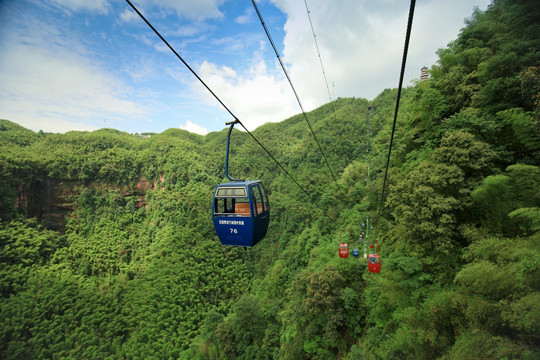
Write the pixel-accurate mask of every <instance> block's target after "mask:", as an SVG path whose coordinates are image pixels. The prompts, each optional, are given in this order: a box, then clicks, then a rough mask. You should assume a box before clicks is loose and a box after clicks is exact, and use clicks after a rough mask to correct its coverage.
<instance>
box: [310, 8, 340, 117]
mask: <svg viewBox="0 0 540 360" xmlns="http://www.w3.org/2000/svg"><path fill="white" fill-rule="evenodd" d="M304 4H305V5H306V11H307V15H308V19H309V25H310V26H311V33H312V34H313V40H314V41H315V47H316V48H317V55H318V56H319V62H320V63H321V70H322V73H323V77H324V83H325V84H326V90H327V91H328V99H330V105H331V106H332V113H333V114H334V121H337V117H336V107H335V106H334V101H333V100H332V95H330V87H329V86H328V80H327V79H326V71H324V66H323V61H322V57H321V52H320V51H319V44H318V43H317V35H315V29H313V22H312V21H311V11H309V8H308V5H307V0H304ZM332 86H334V83H333V82H332Z"/></svg>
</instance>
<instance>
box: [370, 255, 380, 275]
mask: <svg viewBox="0 0 540 360" xmlns="http://www.w3.org/2000/svg"><path fill="white" fill-rule="evenodd" d="M368 270H369V272H371V273H379V272H381V259H380V257H379V254H369V258H368Z"/></svg>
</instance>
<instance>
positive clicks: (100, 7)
mask: <svg viewBox="0 0 540 360" xmlns="http://www.w3.org/2000/svg"><path fill="white" fill-rule="evenodd" d="M48 1H49V3H53V4H56V5H60V6H61V7H63V8H66V9H68V10H71V11H74V12H79V11H91V12H97V13H100V14H107V13H108V12H109V3H108V2H107V0H92V1H88V0H48Z"/></svg>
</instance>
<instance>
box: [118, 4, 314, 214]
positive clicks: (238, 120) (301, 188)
mask: <svg viewBox="0 0 540 360" xmlns="http://www.w3.org/2000/svg"><path fill="white" fill-rule="evenodd" d="M126 2H127V3H128V4H129V6H131V8H132V9H133V10H134V11H135V12H136V13H137V14H138V15H139V16H140V17H141V19H143V20H144V22H145V23H146V24H147V25H148V26H149V27H150V28H151V29H152V30H153V31H154V33H156V35H157V36H158V37H159V38H160V39H161V41H163V43H165V45H167V47H168V48H169V49H170V50H171V51H172V52H173V53H174V54H175V55H176V57H177V58H178V59H180V61H182V63H183V64H184V65H185V66H186V67H187V68H188V69H189V71H191V73H192V74H193V75H194V76H195V77H196V78H197V79H198V80H199V81H200V82H201V84H203V85H204V87H205V88H206V89H207V90H208V91H209V92H210V93H211V94H212V95H213V96H214V98H215V99H216V100H217V101H218V102H219V103H220V104H221V105H222V106H223V107H224V108H225V110H227V112H228V113H229V114H230V115H231V116H232V117H233V118H234V120H235V122H237V123H238V124H240V125H241V126H242V127H243V128H244V130H246V132H247V133H248V134H249V135H250V136H251V137H252V138H253V140H255V142H256V143H257V144H258V145H259V146H260V147H261V148H262V149H263V150H264V151H265V152H266V153H267V154H268V156H270V157H271V158H272V160H274V161H275V162H276V164H278V166H279V167H280V168H281V169H282V170H283V171H284V172H285V174H287V176H289V177H290V178H291V179H292V181H293V182H294V183H295V184H296V186H298V187H299V188H300V190H302V191H303V192H304V194H305V195H306V196H307V197H308V198H309V199H310V200H311V202H313V203H314V204H315V205H316V206H317V207H318V208H319V209H320V210H322V209H321V207H320V206H319V204H317V203H316V202H315V200H313V198H312V197H311V196H310V195H309V194H308V193H307V191H306V190H304V188H303V187H302V186H300V184H299V183H298V181H296V179H295V178H294V177H293V176H292V175H291V174H290V173H289V172H288V171H287V169H285V168H284V167H283V165H281V163H280V162H279V161H277V160H276V158H275V157H274V156H273V155H272V154H271V153H270V151H268V150H267V149H266V147H264V145H263V144H261V142H260V141H259V140H258V139H257V138H256V137H255V136H254V135H253V134H252V133H251V132H250V131H249V130H248V129H247V128H246V127H245V126H244V124H243V123H242V122H241V121H240V119H238V118H237V117H236V115H234V114H233V113H232V111H231V110H229V108H228V107H227V106H226V105H225V104H224V103H223V101H221V99H220V98H219V97H218V96H217V95H216V94H215V93H214V92H213V91H212V89H210V88H209V87H208V85H206V83H205V82H204V81H203V80H202V79H201V78H200V77H199V75H197V73H196V72H195V71H194V70H193V69H192V68H191V66H189V64H188V63H187V62H186V61H185V60H184V59H183V58H182V57H181V56H180V55H179V54H178V53H177V52H176V50H174V48H173V47H172V46H171V45H170V44H169V43H168V42H167V40H165V38H164V37H163V36H161V34H160V33H159V32H158V31H157V30H156V29H155V28H154V27H153V26H152V24H150V22H149V21H148V20H146V18H145V17H144V15H143V14H141V12H140V11H139V10H138V9H137V8H136V7H135V5H133V4H132V3H131V1H129V0H126Z"/></svg>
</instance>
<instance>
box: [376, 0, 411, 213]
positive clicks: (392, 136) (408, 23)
mask: <svg viewBox="0 0 540 360" xmlns="http://www.w3.org/2000/svg"><path fill="white" fill-rule="evenodd" d="M415 4H416V0H411V6H410V8H409V20H408V22H407V33H406V35H405V46H404V48H403V60H402V61H401V73H400V75H399V86H398V93H397V99H396V108H395V111H394V122H393V123H392V133H391V134H390V145H389V146H388V156H387V159H386V168H385V170H384V180H383V186H382V191H381V201H380V203H379V215H380V214H381V212H382V208H383V205H384V190H385V188H386V180H387V178H388V167H389V165H390V154H391V153H392V143H393V142H394V133H395V132H396V122H397V115H398V110H399V99H400V98H401V89H402V87H403V77H404V74H405V63H406V62H407V52H408V51H409V39H410V38H411V28H412V21H413V15H414V6H415Z"/></svg>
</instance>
